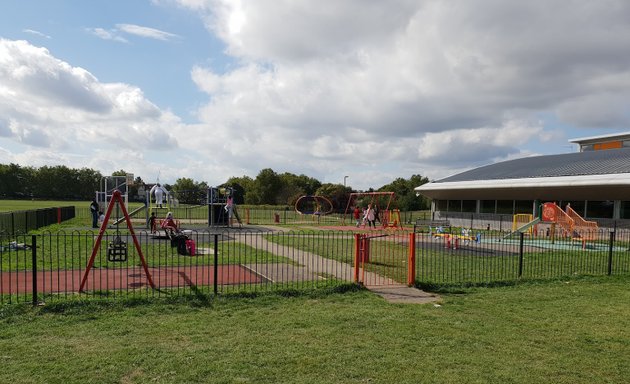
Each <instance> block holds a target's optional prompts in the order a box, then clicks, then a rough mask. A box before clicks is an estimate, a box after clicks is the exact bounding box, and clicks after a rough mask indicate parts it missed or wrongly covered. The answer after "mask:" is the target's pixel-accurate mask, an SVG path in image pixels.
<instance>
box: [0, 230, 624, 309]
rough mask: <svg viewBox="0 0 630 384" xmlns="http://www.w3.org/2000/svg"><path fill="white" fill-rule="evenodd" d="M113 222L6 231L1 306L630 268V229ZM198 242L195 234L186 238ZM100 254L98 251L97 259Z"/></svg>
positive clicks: (0, 244) (0, 251) (477, 280)
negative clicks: (129, 226)
mask: <svg viewBox="0 0 630 384" xmlns="http://www.w3.org/2000/svg"><path fill="white" fill-rule="evenodd" d="M135 235H136V239H137V244H136V242H135V241H134V239H133V236H132V235H131V234H130V233H129V232H128V231H125V232H118V233H117V232H116V231H115V230H112V229H108V230H107V231H106V232H105V233H104V236H103V238H102V242H101V243H100V245H99V246H98V247H96V248H95V244H96V239H97V238H98V236H97V233H95V232H90V231H72V232H56V233H51V232H44V233H40V234H36V235H16V236H4V237H1V238H0V261H1V263H0V304H6V303H15V302H18V303H19V302H32V303H33V304H37V303H40V302H51V301H58V300H73V299H76V298H84V297H98V298H104V299H115V298H127V297H173V296H175V297H178V296H187V295H192V296H199V297H208V296H211V295H222V294H230V293H252V292H267V291H277V290H282V291H287V290H289V291H290V290H312V289H319V288H322V287H334V286H339V285H343V284H348V283H354V282H358V283H363V284H365V285H392V284H417V285H419V286H423V287H428V286H431V285H440V284H447V285H448V284H456V285H462V284H491V283H496V282H505V281H518V280H519V279H554V278H562V277H569V276H576V275H611V274H627V273H630V231H628V230H616V231H605V230H604V231H598V232H597V234H595V235H593V236H589V240H588V241H579V239H576V238H570V237H566V236H564V237H563V236H560V235H561V234H557V235H556V236H549V235H548V234H547V233H546V232H540V233H536V234H527V235H526V234H515V235H511V236H509V235H508V234H507V233H505V232H500V231H488V232H486V231H483V232H479V233H434V232H431V233H428V232H422V233H414V232H408V231H383V230H373V231H361V232H351V231H316V230H313V231H308V232H306V231H301V232H298V231H288V232H285V231H274V232H271V231H268V230H264V231H255V230H252V229H248V230H242V231H239V230H231V231H221V232H210V231H198V232H197V231H186V238H184V237H182V238H180V239H177V238H174V239H173V240H171V239H168V238H159V237H156V236H155V235H153V234H151V233H147V232H145V231H140V232H136V233H135ZM186 240H188V242H186ZM90 260H92V261H91V262H90Z"/></svg>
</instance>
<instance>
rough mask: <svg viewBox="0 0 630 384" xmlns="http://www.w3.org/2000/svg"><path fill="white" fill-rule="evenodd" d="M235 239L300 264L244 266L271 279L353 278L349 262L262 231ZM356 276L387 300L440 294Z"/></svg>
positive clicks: (380, 278) (434, 298)
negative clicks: (266, 235) (273, 238)
mask: <svg viewBox="0 0 630 384" xmlns="http://www.w3.org/2000/svg"><path fill="white" fill-rule="evenodd" d="M235 240H236V241H238V242H241V243H244V244H247V245H249V246H251V247H253V248H258V249H263V250H265V251H269V252H272V253H274V254H275V255H278V256H282V257H286V258H288V259H291V260H292V261H295V262H296V263H298V264H299V265H300V266H302V268H298V267H297V266H295V265H290V266H288V267H287V268H286V269H283V268H277V267H276V268H274V267H272V266H270V265H269V264H262V265H248V266H247V267H248V268H249V269H251V270H253V271H254V272H256V273H259V274H261V275H262V276H264V277H266V278H267V279H269V280H271V281H289V280H293V281H295V279H296V278H297V279H302V280H304V279H305V278H308V277H309V276H310V278H311V279H317V278H324V277H325V276H333V277H335V278H337V279H340V280H345V281H354V266H353V265H350V264H347V263H342V262H339V261H336V260H332V259H328V258H325V257H321V256H319V255H316V254H314V253H310V252H306V251H302V250H299V249H296V248H293V247H287V246H284V245H280V244H276V243H272V242H270V241H268V240H266V239H265V238H264V237H263V236H262V235H255V236H252V234H246V235H236V236H235ZM359 276H360V278H362V279H363V281H364V282H366V284H365V286H366V288H367V289H369V290H370V291H372V292H374V293H376V294H378V295H380V296H381V297H383V298H384V299H385V300H387V301H389V302H393V303H416V304H424V303H431V302H436V301H439V300H440V297H439V296H437V295H434V294H431V293H427V292H424V291H421V290H419V289H416V288H414V287H408V286H406V285H404V284H401V283H400V282H397V281H394V280H392V279H390V278H388V277H385V276H381V275H379V274H377V273H374V272H369V271H363V270H360V271H359Z"/></svg>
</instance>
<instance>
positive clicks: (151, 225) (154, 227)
mask: <svg viewBox="0 0 630 384" xmlns="http://www.w3.org/2000/svg"><path fill="white" fill-rule="evenodd" d="M155 219H156V217H155V212H151V217H149V228H151V233H155V232H156V231H157V224H156V222H155Z"/></svg>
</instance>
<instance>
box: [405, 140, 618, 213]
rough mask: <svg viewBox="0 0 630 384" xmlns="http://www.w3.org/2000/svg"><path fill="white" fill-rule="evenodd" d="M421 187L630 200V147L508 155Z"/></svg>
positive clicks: (482, 195)
mask: <svg viewBox="0 0 630 384" xmlns="http://www.w3.org/2000/svg"><path fill="white" fill-rule="evenodd" d="M415 190H416V191H417V192H419V193H421V194H423V195H425V196H427V197H430V198H432V199H469V200H470V199H472V200H475V199H521V200H531V199H561V200H564V199H574V200H630V148H621V149H608V150H603V151H585V152H577V153H568V154H562V155H547V156H536V157H526V158H522V159H516V160H510V161H504V162H501V163H496V164H491V165H487V166H485V167H479V168H475V169H471V170H469V171H466V172H462V173H459V174H457V175H453V176H450V177H447V178H444V179H441V180H437V181H432V182H430V183H426V184H423V185H420V186H419V187H416V188H415Z"/></svg>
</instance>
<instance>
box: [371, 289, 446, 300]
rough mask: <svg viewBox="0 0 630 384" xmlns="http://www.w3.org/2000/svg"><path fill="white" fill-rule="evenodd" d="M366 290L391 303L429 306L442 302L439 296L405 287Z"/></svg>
mask: <svg viewBox="0 0 630 384" xmlns="http://www.w3.org/2000/svg"><path fill="white" fill-rule="evenodd" d="M366 288H367V289H369V290H370V291H371V292H374V293H376V294H377V295H379V296H381V297H383V298H384V299H385V300H387V301H388V302H390V303H404V304H427V303H436V302H438V301H440V300H441V298H440V296H438V295H435V294H433V293H428V292H424V291H422V290H420V289H417V288H413V287H407V286H405V285H387V286H368V287H366Z"/></svg>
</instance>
